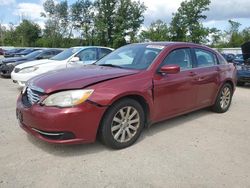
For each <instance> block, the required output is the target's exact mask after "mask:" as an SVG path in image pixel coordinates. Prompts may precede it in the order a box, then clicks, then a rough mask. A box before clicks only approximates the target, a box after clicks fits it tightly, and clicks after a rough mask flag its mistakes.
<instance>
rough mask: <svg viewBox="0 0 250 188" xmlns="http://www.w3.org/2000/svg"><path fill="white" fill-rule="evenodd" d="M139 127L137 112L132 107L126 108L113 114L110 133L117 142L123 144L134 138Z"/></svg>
mask: <svg viewBox="0 0 250 188" xmlns="http://www.w3.org/2000/svg"><path fill="white" fill-rule="evenodd" d="M139 127H140V115H139V112H138V111H137V110H136V109H135V108H134V107H132V106H126V107H123V108H121V109H120V110H119V111H118V112H117V113H116V114H115V116H114V118H113V120H112V124H111V133H112V136H113V138H114V139H115V140H116V141H117V142H120V143H124V142H128V141H130V140H131V139H132V138H133V137H134V136H135V134H136V133H137V130H138V128H139Z"/></svg>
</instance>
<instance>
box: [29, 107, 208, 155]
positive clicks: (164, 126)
mask: <svg viewBox="0 0 250 188" xmlns="http://www.w3.org/2000/svg"><path fill="white" fill-rule="evenodd" d="M211 113H212V112H211V111H209V110H207V109H203V110H199V111H195V112H191V113H188V114H185V115H182V116H179V117H176V118H172V119H169V120H166V121H162V122H159V123H155V124H153V125H152V126H150V127H149V128H146V129H144V130H143V132H142V134H141V136H140V138H139V139H138V141H137V142H136V143H135V144H140V142H141V141H143V140H144V139H147V137H150V136H153V135H155V134H157V133H159V132H162V131H166V130H168V129H171V128H174V127H176V126H181V125H183V124H184V123H187V122H188V121H193V120H195V119H197V118H199V117H202V116H206V115H209V114H211ZM27 138H28V140H29V142H30V143H32V144H33V145H35V146H36V147H38V148H40V149H42V150H43V151H45V152H47V153H50V154H52V155H56V156H60V157H73V156H80V155H89V154H94V153H95V154H96V153H101V152H105V151H115V150H113V149H110V148H108V147H106V146H105V145H103V144H102V143H101V142H100V141H99V140H98V139H97V141H96V142H95V143H92V144H78V145H60V144H50V143H47V142H44V141H42V140H39V139H37V138H35V137H33V136H32V135H29V134H27Z"/></svg>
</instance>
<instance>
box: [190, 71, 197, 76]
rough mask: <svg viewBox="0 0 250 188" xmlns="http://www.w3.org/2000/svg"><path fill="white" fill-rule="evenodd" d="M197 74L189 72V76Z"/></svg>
mask: <svg viewBox="0 0 250 188" xmlns="http://www.w3.org/2000/svg"><path fill="white" fill-rule="evenodd" d="M196 75H197V74H196V73H195V72H189V76H192V77H193V76H196Z"/></svg>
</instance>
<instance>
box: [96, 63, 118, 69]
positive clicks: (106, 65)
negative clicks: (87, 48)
mask: <svg viewBox="0 0 250 188" xmlns="http://www.w3.org/2000/svg"><path fill="white" fill-rule="evenodd" d="M97 65H99V66H105V67H115V68H120V69H122V68H123V67H121V66H119V65H114V64H97Z"/></svg>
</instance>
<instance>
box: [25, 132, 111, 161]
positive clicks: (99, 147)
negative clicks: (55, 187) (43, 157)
mask: <svg viewBox="0 0 250 188" xmlns="http://www.w3.org/2000/svg"><path fill="white" fill-rule="evenodd" d="M27 139H28V141H29V142H30V143H32V144H33V145H35V146H36V147H38V148H40V149H41V150H43V151H45V152H46V153H49V154H52V155H55V156H60V157H73V156H80V155H90V154H96V153H100V152H103V151H107V150H111V149H109V148H107V147H105V146H104V145H103V144H102V143H100V142H99V141H98V140H97V141H96V142H95V143H92V144H76V145H61V144H51V143H47V142H44V141H42V140H39V139H37V138H35V137H34V136H32V135H29V134H27Z"/></svg>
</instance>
